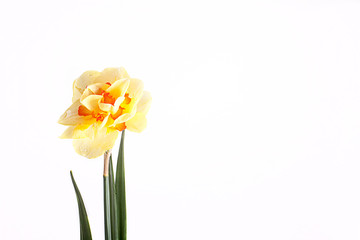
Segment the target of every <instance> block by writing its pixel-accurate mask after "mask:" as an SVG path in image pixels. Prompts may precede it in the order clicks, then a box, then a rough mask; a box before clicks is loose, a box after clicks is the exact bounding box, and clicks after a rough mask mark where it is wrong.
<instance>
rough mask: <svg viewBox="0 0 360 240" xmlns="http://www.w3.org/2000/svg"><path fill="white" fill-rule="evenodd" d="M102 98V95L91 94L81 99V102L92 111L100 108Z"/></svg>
mask: <svg viewBox="0 0 360 240" xmlns="http://www.w3.org/2000/svg"><path fill="white" fill-rule="evenodd" d="M101 99H102V96H101V95H90V96H88V97H86V98H85V99H83V100H82V101H81V104H82V105H84V106H85V107H86V108H87V109H89V110H90V111H94V110H99V103H100V100H101Z"/></svg>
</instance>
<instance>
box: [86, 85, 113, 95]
mask: <svg viewBox="0 0 360 240" xmlns="http://www.w3.org/2000/svg"><path fill="white" fill-rule="evenodd" d="M109 87H110V85H108V84H106V83H94V84H91V85H89V86H88V87H87V89H89V90H91V92H92V93H93V94H96V95H101V94H102V93H103V92H104V91H105V90H106V89H108V88H109Z"/></svg>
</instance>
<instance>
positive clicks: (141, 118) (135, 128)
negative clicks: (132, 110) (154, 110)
mask: <svg viewBox="0 0 360 240" xmlns="http://www.w3.org/2000/svg"><path fill="white" fill-rule="evenodd" d="M146 123H147V121H146V117H145V114H144V113H142V112H138V113H136V114H135V116H134V117H133V118H131V119H130V120H128V121H126V122H125V125H126V129H128V130H130V131H132V132H138V133H140V132H142V131H143V130H144V129H145V128H146Z"/></svg>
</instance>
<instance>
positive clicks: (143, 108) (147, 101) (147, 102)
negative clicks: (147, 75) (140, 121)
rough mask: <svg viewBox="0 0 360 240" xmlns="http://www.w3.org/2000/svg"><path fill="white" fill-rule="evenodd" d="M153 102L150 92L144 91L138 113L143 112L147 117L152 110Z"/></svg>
mask: <svg viewBox="0 0 360 240" xmlns="http://www.w3.org/2000/svg"><path fill="white" fill-rule="evenodd" d="M151 102H152V98H151V94H150V92H148V91H144V93H143V95H142V97H141V99H140V101H139V102H138V104H137V111H138V112H142V113H144V114H145V115H146V114H147V112H148V111H149V109H150V106H151Z"/></svg>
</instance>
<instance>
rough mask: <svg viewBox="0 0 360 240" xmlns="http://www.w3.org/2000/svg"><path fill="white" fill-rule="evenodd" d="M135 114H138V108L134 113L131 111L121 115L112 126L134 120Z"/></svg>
mask: <svg viewBox="0 0 360 240" xmlns="http://www.w3.org/2000/svg"><path fill="white" fill-rule="evenodd" d="M135 114H136V107H135V108H134V109H133V111H131V112H129V113H123V114H121V115H120V116H119V117H118V118H116V119H115V121H114V123H113V124H112V125H111V126H112V127H114V126H116V125H118V124H120V123H123V122H126V121H128V120H129V119H131V118H133V117H134V116H135Z"/></svg>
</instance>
